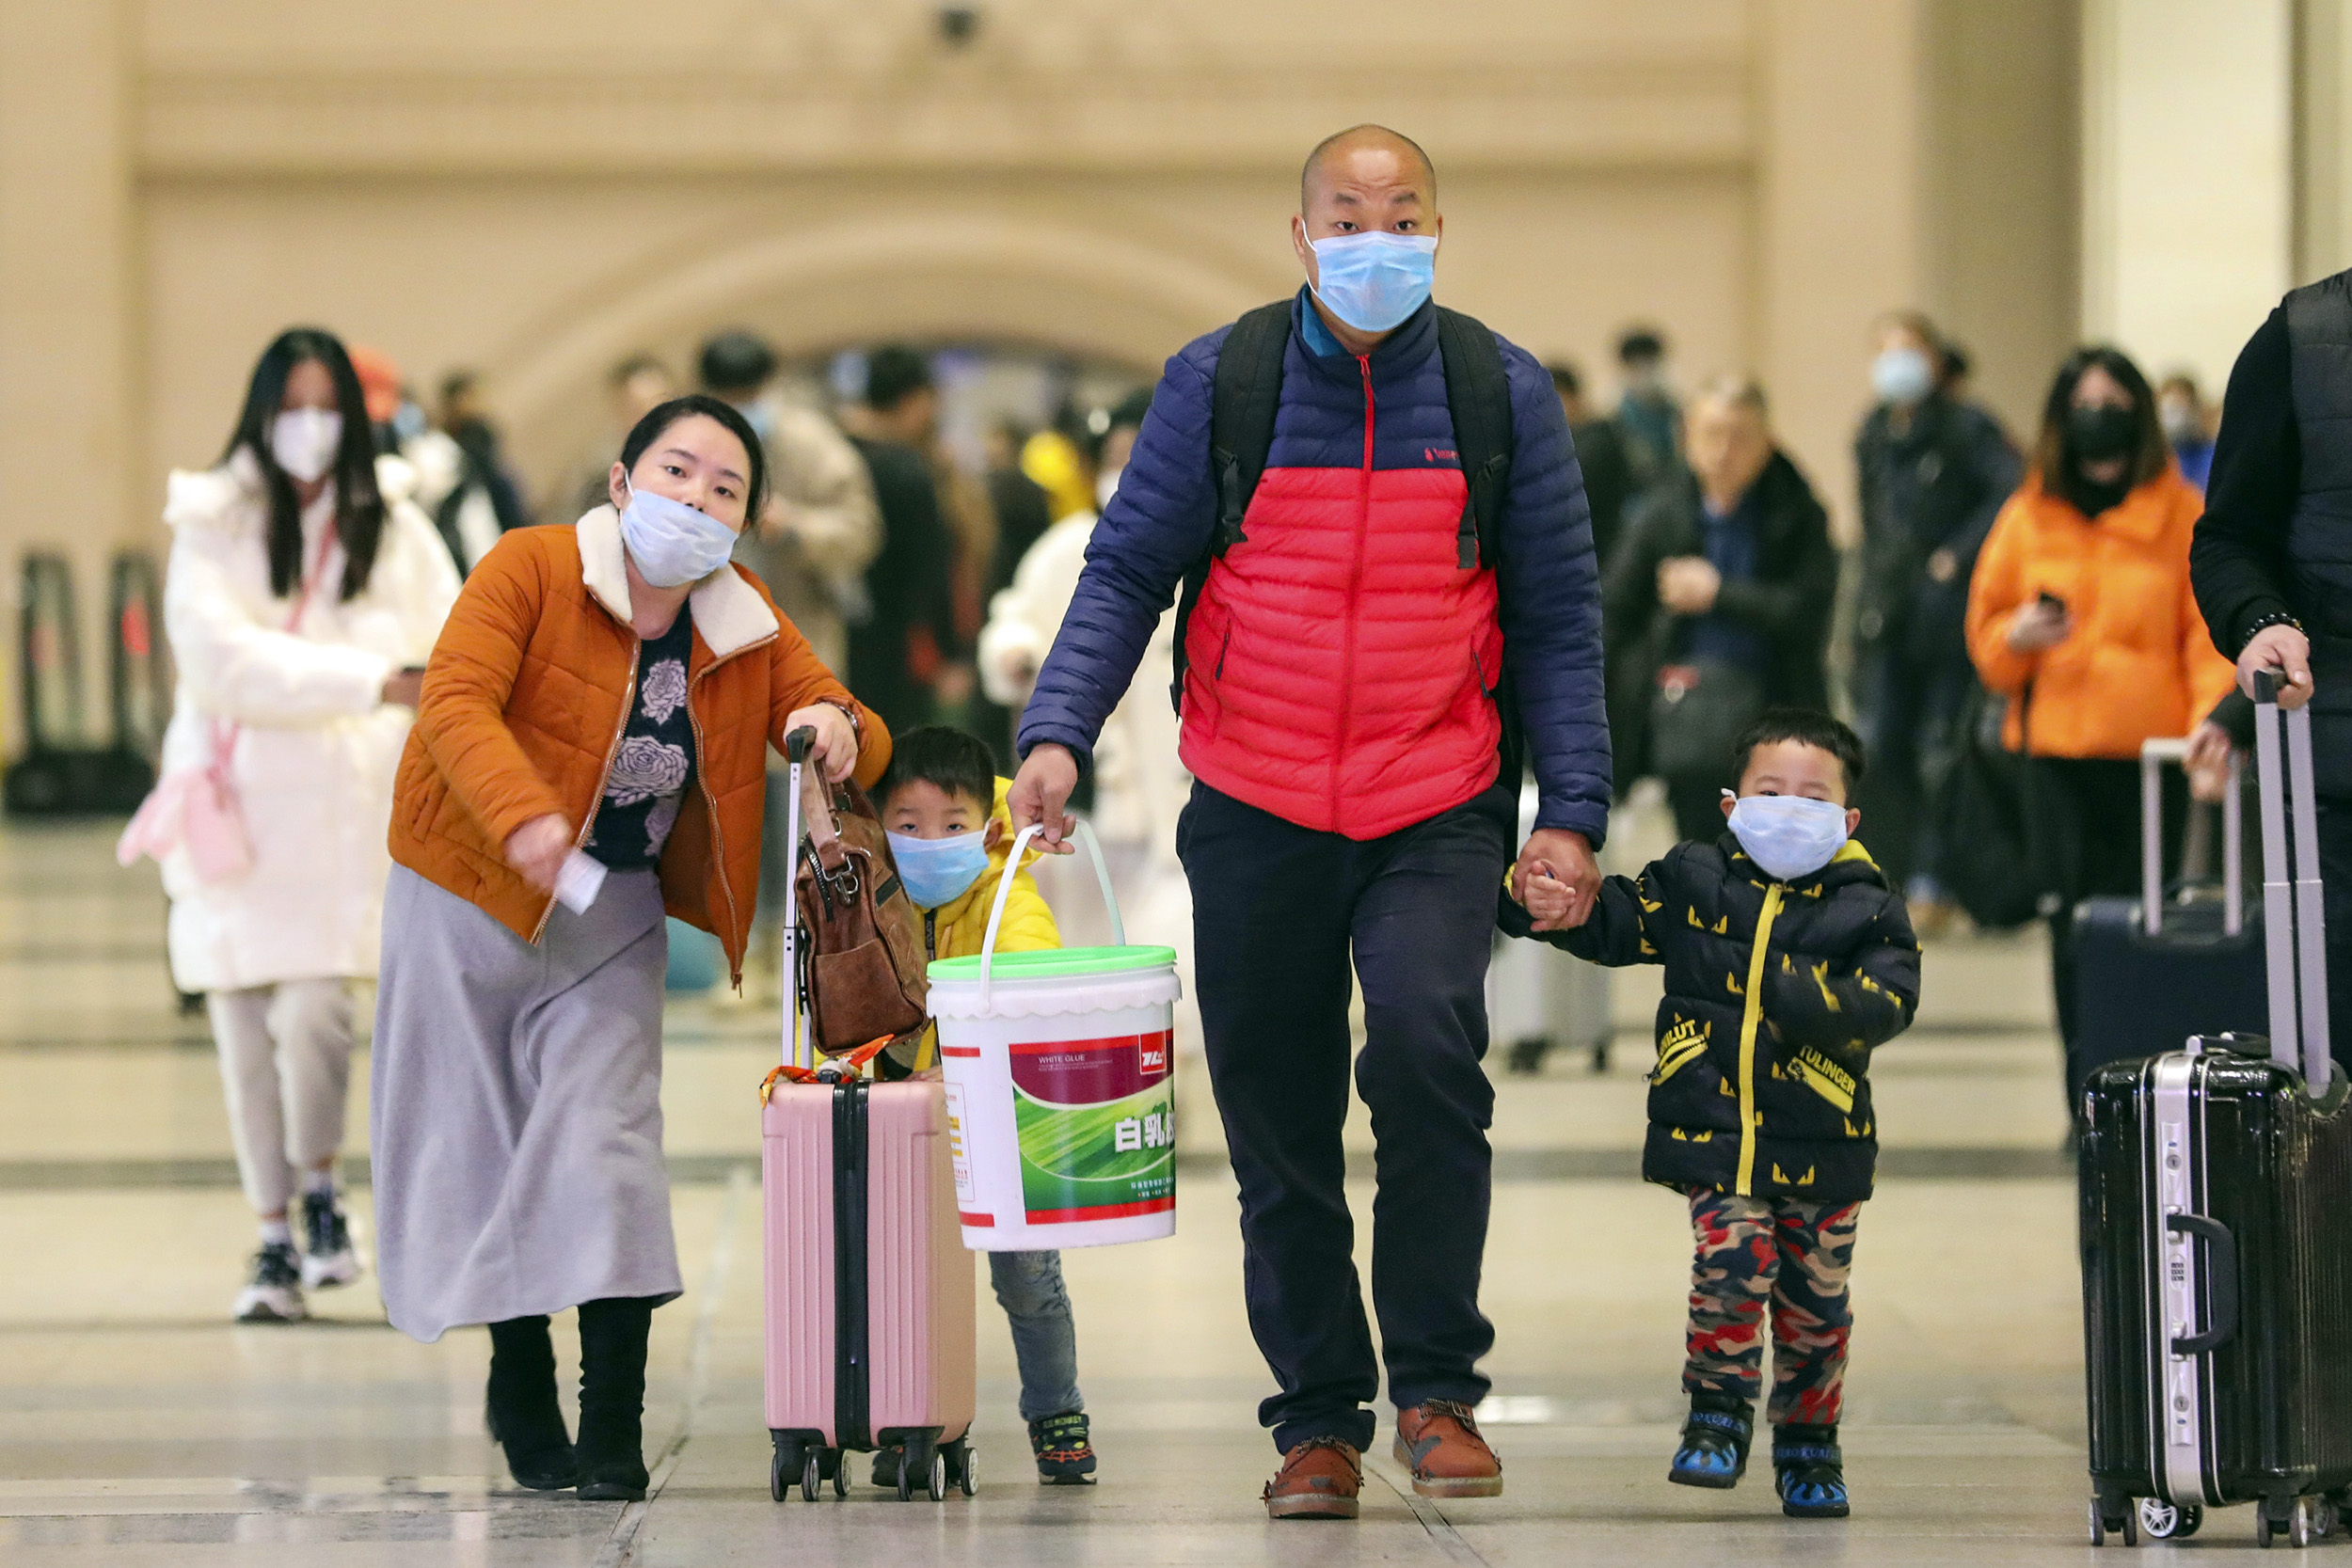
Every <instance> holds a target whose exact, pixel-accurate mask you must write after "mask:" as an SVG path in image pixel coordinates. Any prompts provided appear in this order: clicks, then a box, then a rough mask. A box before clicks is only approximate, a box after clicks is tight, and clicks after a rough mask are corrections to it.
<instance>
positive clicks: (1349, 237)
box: [1308, 230, 1438, 332]
mask: <svg viewBox="0 0 2352 1568" xmlns="http://www.w3.org/2000/svg"><path fill="white" fill-rule="evenodd" d="M1308 243H1309V245H1311V246H1312V247H1313V249H1314V253H1315V297H1316V298H1317V299H1319V300H1321V301H1323V303H1324V304H1325V305H1326V306H1327V307H1329V308H1330V311H1331V313H1332V314H1333V315H1335V316H1337V317H1339V318H1340V320H1342V321H1343V322H1345V323H1346V324H1347V325H1350V326H1352V327H1354V328H1355V329H1356V330H1357V331H1359V332H1386V331H1388V330H1389V329H1390V328H1391V327H1393V326H1395V325H1399V324H1400V323H1402V322H1403V321H1404V320H1405V318H1406V317H1407V316H1409V315H1411V314H1412V313H1413V312H1414V311H1416V310H1418V309H1421V308H1422V303H1423V302H1425V301H1426V300H1427V299H1428V298H1429V291H1430V289H1431V288H1432V287H1433V286H1434V285H1435V284H1436V282H1437V277H1438V237H1437V236H1436V235H1435V234H1391V233H1389V232H1387V231H1386V230H1372V231H1370V232H1368V233H1362V234H1333V235H1330V236H1329V237H1328V238H1326V239H1320V240H1311V241H1309V242H1308Z"/></svg>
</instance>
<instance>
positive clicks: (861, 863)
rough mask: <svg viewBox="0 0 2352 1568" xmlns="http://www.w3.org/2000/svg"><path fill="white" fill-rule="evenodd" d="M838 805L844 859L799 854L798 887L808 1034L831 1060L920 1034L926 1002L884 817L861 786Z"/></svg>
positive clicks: (914, 926)
mask: <svg viewBox="0 0 2352 1568" xmlns="http://www.w3.org/2000/svg"><path fill="white" fill-rule="evenodd" d="M834 810H835V813H836V825H837V830H838V832H839V834H840V847H841V860H840V863H839V864H838V865H837V866H834V867H831V868H827V867H825V866H824V865H823V864H822V863H820V862H819V861H818V858H817V856H815V855H814V854H811V853H808V852H806V851H805V850H803V854H802V856H801V868H800V875H799V877H798V879H796V882H795V886H794V890H793V891H794V893H795V894H796V895H797V898H796V902H797V903H798V904H799V906H800V915H801V921H802V924H803V927H805V928H806V930H807V932H808V941H807V942H806V943H805V944H804V951H805V953H806V966H805V968H804V969H803V972H802V974H801V985H802V987H803V995H804V996H805V997H806V999H807V1003H808V1014H809V1022H810V1031H809V1033H810V1037H811V1038H812V1039H814V1040H815V1042H816V1045H817V1049H818V1051H820V1052H822V1053H825V1054H826V1055H829V1056H832V1055H839V1054H840V1053H843V1052H845V1051H854V1050H856V1049H857V1048H858V1047H859V1046H861V1045H864V1044H866V1043H867V1042H868V1041H870V1040H874V1039H878V1038H880V1037H882V1036H884V1035H888V1036H891V1037H907V1036H911V1035H914V1034H916V1033H918V1032H919V1031H920V1030H921V1029H922V1027H923V1024H924V1022H925V1020H926V1019H927V1017H928V1016H929V1011H928V1009H929V1004H930V976H929V974H927V973H926V968H927V965H926V960H925V958H924V954H923V934H922V917H921V916H920V915H919V914H917V913H916V912H915V909H914V903H913V902H912V901H911V900H910V899H909V898H908V897H907V895H906V886H905V884H904V883H903V882H901V881H900V880H899V879H898V865H897V863H895V862H894V861H892V859H891V858H890V840H889V836H888V835H887V834H886V833H884V832H883V831H882V821H881V818H880V817H878V816H876V815H875V813H874V808H873V806H872V804H871V803H870V802H869V801H867V800H866V795H865V792H864V791H862V790H860V789H859V788H858V787H857V786H856V785H855V784H850V785H846V786H844V787H843V788H842V789H841V790H839V791H837V792H836V793H835V795H834Z"/></svg>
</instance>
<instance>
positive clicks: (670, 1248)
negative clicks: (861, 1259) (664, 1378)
mask: <svg viewBox="0 0 2352 1568" xmlns="http://www.w3.org/2000/svg"><path fill="white" fill-rule="evenodd" d="M668 951H669V939H668V935H667V933H666V931H665V930H664V928H663V926H662V919H661V893H660V887H659V886H658V885H657V884H656V880H655V876H654V873H652V872H651V871H639V872H616V873H614V874H613V875H612V876H610V877H608V878H606V879H605V882H604V888H603V891H602V892H601V893H600V894H598V895H597V897H596V903H595V904H594V905H593V906H592V907H591V908H590V909H589V911H588V912H587V913H586V914H583V915H575V914H573V913H572V912H571V911H568V910H565V909H563V908H562V907H560V906H559V907H558V908H557V910H556V911H555V913H554V916H553V917H552V918H551V919H549V920H548V927H547V929H546V930H545V931H544V932H542V933H541V935H540V940H539V944H538V945H537V946H535V947H534V946H532V944H531V943H529V942H524V941H523V940H522V939H521V938H520V937H517V936H516V935H515V933H514V932H512V931H510V930H508V929H507V928H506V927H503V926H501V925H500V924H499V923H498V922H497V921H495V920H493V919H491V918H490V916H488V915H487V914H485V913H484V912H483V911H481V910H480V909H478V908H476V907H475V906H474V905H472V904H470V903H468V902H467V901H466V900H465V899H463V898H459V897H457V896H456V895H453V894H451V893H448V892H445V891H443V890H442V889H440V888H438V887H436V886H434V885H433V884H432V883H431V882H428V881H426V880H425V879H423V878H421V877H420V876H418V875H417V874H416V873H415V872H413V871H410V870H408V869H407V868H406V867H405V866H397V865H396V866H394V867H393V868H392V875H391V880H390V881H389V883H388V884H387V886H386V888H385V895H384V962H383V970H382V974H381V978H380V979H379V981H378V988H379V989H378V991H377V998H376V1009H375V1048H374V1062H373V1077H372V1085H373V1086H372V1102H371V1104H370V1107H369V1122H370V1127H371V1131H372V1132H373V1164H374V1172H375V1176H374V1181H375V1227H376V1269H377V1277H378V1279H379V1281H380V1283H381V1285H382V1287H383V1291H384V1307H385V1311H386V1312H387V1313H388V1314H389V1316H390V1318H391V1321H392V1326H393V1327H394V1328H397V1329H399V1330H400V1331H401V1332H402V1333H404V1334H407V1335H410V1336H412V1337H414V1338H419V1339H423V1340H427V1341H430V1340H434V1339H437V1338H440V1337H441V1335H442V1333H443V1332H444V1331H446V1330H448V1329H451V1328H454V1327H456V1326H458V1325H460V1324H462V1323H498V1322H501V1321H502V1320H504V1319H507V1318H519V1317H527V1316H532V1315H534V1314H537V1313H542V1312H560V1311H562V1310H563V1309H564V1308H565V1307H577V1306H579V1305H580V1303H581V1302H583V1301H595V1300H597V1299H598V1298H600V1297H604V1296H660V1297H662V1298H663V1299H665V1300H666V1299H668V1298H670V1297H672V1296H675V1295H677V1294H678V1293H679V1292H680V1291H682V1290H683V1288H684V1287H683V1285H682V1282H681V1281H680V1279H679V1276H678V1266H677V1243H676V1242H675V1240H674V1239H673V1238H672V1236H671V1232H670V1179H669V1173H668V1171H667V1169H666V1168H665V1167H664V1165H663V1164H662V1160H661V980H662V972H663V969H664V967H665V964H666V960H667V956H668Z"/></svg>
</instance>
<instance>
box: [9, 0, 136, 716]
mask: <svg viewBox="0 0 2352 1568" xmlns="http://www.w3.org/2000/svg"><path fill="white" fill-rule="evenodd" d="M131 33H132V29H131V19H130V7H129V6H128V5H127V4H126V3H125V0H7V3H6V4H0V494H5V495H6V496H7V497H8V503H7V505H6V506H5V507H0V579H4V580H5V582H6V584H7V587H6V589H5V590H4V591H0V606H5V607H6V610H5V626H0V649H4V650H5V651H0V678H4V680H5V684H0V711H5V713H6V716H7V718H6V721H7V734H8V748H9V750H10V751H11V752H13V751H14V750H15V748H16V747H17V745H18V744H20V743H21V740H22V733H23V732H22V725H23V720H24V716H23V714H22V713H20V712H19V711H18V708H19V706H20V702H19V686H18V674H17V671H16V660H17V629H16V613H15V609H14V606H15V600H16V583H17V573H18V569H19V563H20V562H21V560H22V557H23V552H24V550H25V549H26V548H28V547H32V546H40V547H45V548H56V549H63V550H65V551H67V552H68V554H69V555H70V556H71V557H72V562H73V573H74V579H75V587H76V590H77V593H78V597H79V602H80V608H81V623H82V624H81V627H80V633H81V641H82V646H83V656H84V681H83V689H84V693H85V713H86V721H87V724H88V725H89V726H90V727H91V728H92V730H93V731H95V730H96V729H98V728H99V727H100V726H101V725H102V724H103V717H104V707H105V704H104V701H103V697H104V673H105V660H104V654H105V641H104V638H103V635H102V634H103V629H104V628H103V626H102V622H103V619H104V603H105V571H106V563H107V561H108V558H109V557H110V556H111V554H112V553H113V551H114V549H115V548H116V547H118V546H119V545H120V544H121V542H122V541H123V540H124V539H125V538H126V537H127V536H129V535H130V534H131V532H132V531H133V530H134V529H135V527H136V520H135V514H136V513H137V512H138V511H139V510H140V509H141V506H142V504H143V502H144V499H146V497H147V496H148V492H149V491H150V489H151V485H149V484H148V483H145V482H144V480H143V478H142V475H141V473H140V469H141V467H142V466H143V453H142V451H141V444H140V442H139V440H138V430H139V426H140V420H138V418H137V415H136V398H135V379H134V370H135V366H134V358H135V349H136V345H135V326H134V323H135V321H136V320H137V311H136V309H135V304H136V281H135V221H134V216H133V194H134V193H133V182H134V173H133V160H134V154H133V134H134V132H133V125H132V122H131V115H132V75H131V72H132V36H131Z"/></svg>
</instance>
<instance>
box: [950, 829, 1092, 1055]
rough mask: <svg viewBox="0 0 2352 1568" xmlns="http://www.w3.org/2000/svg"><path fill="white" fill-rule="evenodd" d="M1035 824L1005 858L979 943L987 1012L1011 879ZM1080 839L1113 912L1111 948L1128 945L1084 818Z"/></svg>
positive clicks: (1016, 873)
mask: <svg viewBox="0 0 2352 1568" xmlns="http://www.w3.org/2000/svg"><path fill="white" fill-rule="evenodd" d="M1043 826H1044V824H1043V823H1041V822H1033V823H1031V824H1030V825H1029V826H1027V827H1025V828H1024V829H1022V830H1021V833H1020V836H1019V837H1017V838H1015V839H1014V840H1013V841H1012V853H1011V854H1009V855H1008V856H1006V857H1005V874H1004V875H1003V876H1002V877H999V878H998V879H996V902H995V904H994V905H993V907H992V908H991V909H990V910H989V911H988V935H987V936H986V937H985V938H984V939H983V940H982V941H981V942H980V1006H981V1007H982V1008H983V1009H985V1008H986V1007H987V1006H989V1002H990V998H991V996H992V995H993V991H994V989H995V988H994V982H993V980H992V979H991V977H990V973H989V972H990V969H991V967H992V966H993V964H994V962H995V959H996V927H999V926H1001V925H1003V924H1004V920H1005V900H1006V899H1008V898H1009V897H1011V896H1012V879H1014V878H1015V877H1017V876H1019V875H1020V874H1021V853H1022V851H1023V850H1025V849H1026V848H1028V847H1029V840H1030V839H1032V838H1034V837H1035V836H1037V832H1038V830H1039V829H1040V828H1041V827H1043ZM1078 836H1079V837H1080V838H1082V839H1084V840H1085V841H1086V847H1087V853H1089V855H1092V856H1093V857H1094V879H1095V881H1096V882H1097V883H1099V884H1100V885H1101V886H1102V889H1103V907H1104V909H1106V910H1108V911H1111V945H1112V946H1113V947H1124V946H1126V945H1127V923H1126V922H1125V921H1123V920H1121V919H1120V917H1119V895H1117V894H1115V893H1113V892H1112V891H1111V870H1110V867H1109V866H1107V865H1104V863H1103V847H1102V845H1100V844H1098V843H1096V842H1095V839H1094V830H1093V829H1092V828H1090V827H1089V826H1088V825H1087V824H1086V822H1085V820H1084V819H1083V818H1082V819H1080V821H1079V823H1078Z"/></svg>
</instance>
